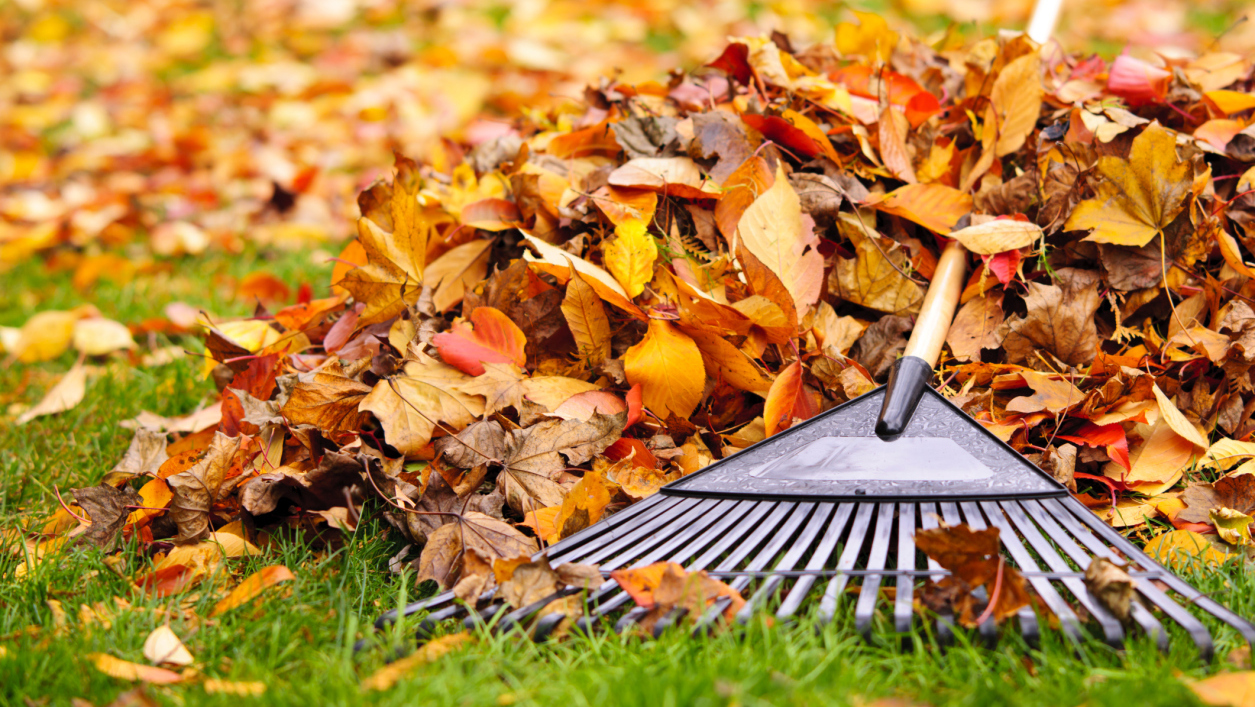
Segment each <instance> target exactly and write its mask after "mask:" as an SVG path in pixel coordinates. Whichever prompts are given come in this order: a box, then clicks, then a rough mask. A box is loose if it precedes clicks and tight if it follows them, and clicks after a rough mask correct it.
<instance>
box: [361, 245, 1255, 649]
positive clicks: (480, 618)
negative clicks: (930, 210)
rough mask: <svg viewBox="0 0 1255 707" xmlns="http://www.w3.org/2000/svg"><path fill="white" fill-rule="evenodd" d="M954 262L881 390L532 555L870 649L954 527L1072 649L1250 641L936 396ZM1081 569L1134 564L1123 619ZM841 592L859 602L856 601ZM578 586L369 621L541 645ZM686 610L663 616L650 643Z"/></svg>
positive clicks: (616, 593)
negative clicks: (925, 535)
mask: <svg viewBox="0 0 1255 707" xmlns="http://www.w3.org/2000/svg"><path fill="white" fill-rule="evenodd" d="M965 259H966V253H965V251H964V250H963V249H962V247H961V246H959V245H958V243H957V242H953V243H951V244H949V245H948V246H947V247H946V248H945V250H944V251H943V253H942V256H941V258H940V260H939V262H938V266H937V270H936V273H935V275H934V277H933V281H932V284H931V286H930V288H929V291H928V293H927V295H926V297H925V300H924V303H923V305H922V308H921V311H920V316H919V318H918V320H917V322H916V325H915V329H914V331H913V332H912V334H911V338H910V342H909V343H908V346H907V348H906V351H905V352H904V356H903V357H902V358H901V359H900V360H899V361H898V362H897V363H896V365H895V367H894V369H893V371H892V373H891V375H890V378H889V382H888V384H887V385H885V386H882V387H880V388H878V389H876V390H875V391H873V392H871V393H868V394H866V395H864V396H862V397H860V398H857V399H855V400H853V401H851V402H848V403H845V404H843V405H840V406H838V407H836V408H833V409H832V410H829V411H828V412H826V413H824V414H821V415H819V416H817V417H814V418H812V419H810V420H808V421H806V422H803V423H800V424H798V425H795V426H794V427H791V428H789V429H788V430H786V431H784V432H782V433H779V434H777V435H774V436H772V437H770V438H768V439H766V440H764V441H762V442H759V443H758V444H755V445H754V446H752V447H750V448H748V449H745V450H743V451H741V452H739V453H737V454H734V455H732V456H730V457H727V458H725V459H723V460H720V461H718V462H716V463H714V464H712V465H710V466H709V467H707V468H706V469H704V470H702V471H699V472H697V473H694V474H692V475H690V476H687V477H685V478H683V479H680V480H678V481H676V482H673V483H671V484H669V485H667V486H665V487H663V488H662V489H661V490H660V491H659V492H658V493H657V494H655V495H654V496H652V497H650V498H648V499H646V500H644V501H642V502H640V503H638V504H636V505H634V506H631V507H629V508H627V509H625V510H624V511H622V512H620V513H618V514H615V515H613V516H610V517H609V518H606V519H603V520H602V521H600V522H598V523H595V524H593V525H592V526H590V527H588V528H586V529H585V530H583V531H580V532H578V533H576V534H574V535H572V536H570V537H568V538H566V539H564V540H562V541H560V542H558V543H556V544H554V545H552V546H550V547H549V548H548V549H547V550H545V551H544V552H543V553H541V554H543V555H547V556H548V558H549V561H550V563H551V564H553V565H555V566H556V565H559V564H562V563H567V562H578V563H587V564H597V565H599V567H600V568H601V570H602V571H603V572H609V571H611V570H615V569H620V568H630V567H640V566H644V565H648V564H652V563H655V562H660V561H669V562H674V563H678V564H680V565H683V566H684V568H685V569H686V570H689V571H696V570H705V571H706V572H707V573H708V574H709V575H710V576H713V577H717V578H720V579H723V580H724V581H725V582H726V583H728V584H729V585H730V586H732V587H733V588H735V589H737V590H738V591H739V592H740V593H741V594H742V595H743V596H744V597H745V605H744V607H743V608H742V609H740V610H739V612H738V613H737V614H736V619H737V621H739V622H746V621H748V620H750V618H751V617H752V616H753V615H754V614H755V613H757V612H760V611H774V614H775V616H776V617H777V618H778V619H782V620H787V619H791V618H793V617H796V616H798V615H799V612H801V611H802V610H803V609H804V608H805V609H806V610H807V611H808V612H812V613H813V615H814V616H815V617H816V618H817V620H818V621H820V622H827V621H830V620H832V619H833V618H834V617H835V616H836V615H837V612H838V611H840V610H842V606H843V604H844V603H847V602H848V601H853V602H854V607H853V608H854V625H855V627H856V629H857V630H858V631H859V632H860V633H862V634H863V635H864V636H866V637H870V635H871V631H872V626H873V619H874V617H875V616H876V614H877V610H878V607H879V605H880V604H881V602H885V603H886V608H887V609H889V610H890V611H891V613H892V625H893V628H894V630H895V631H896V632H898V633H903V634H905V633H906V632H908V631H910V630H911V628H912V622H913V620H914V616H915V612H914V611H913V597H914V596H915V594H916V592H918V591H919V589H920V585H921V584H922V583H923V582H924V581H925V580H926V579H929V578H931V579H934V580H937V579H940V578H941V577H944V576H945V575H946V571H945V570H944V569H942V568H941V567H940V566H939V565H937V564H936V563H935V562H933V561H932V560H930V559H928V558H927V557H925V556H924V555H923V554H922V553H921V552H919V551H918V550H917V548H916V546H915V542H914V535H915V532H916V531H917V530H920V529H930V528H936V527H939V525H941V524H943V523H944V524H945V525H955V524H959V523H966V524H967V525H968V526H969V527H970V528H972V529H974V530H983V529H986V528H989V527H994V528H997V529H998V530H999V542H1000V544H1001V549H1002V551H1003V556H1004V558H1005V560H1006V561H1007V562H1008V564H1010V565H1012V566H1015V567H1016V568H1018V569H1019V571H1020V572H1021V573H1022V574H1023V575H1024V577H1025V578H1026V580H1027V582H1028V583H1029V585H1030V586H1031V587H1032V588H1033V590H1034V591H1035V593H1036V595H1037V596H1038V597H1039V598H1040V600H1041V603H1042V604H1044V605H1045V607H1046V608H1048V609H1049V611H1050V613H1052V614H1053V615H1054V617H1056V618H1057V623H1058V626H1059V628H1060V629H1061V630H1062V631H1063V632H1064V633H1065V634H1066V635H1067V636H1068V637H1069V638H1071V639H1074V640H1075V641H1082V640H1087V639H1088V638H1090V637H1091V636H1092V635H1093V634H1094V631H1093V629H1095V628H1096V633H1097V635H1098V636H1100V637H1101V640H1103V641H1104V642H1105V643H1107V644H1108V645H1111V646H1113V647H1119V646H1121V645H1122V644H1123V642H1124V640H1125V638H1126V635H1127V634H1128V633H1131V632H1135V631H1136V632H1142V633H1145V634H1146V635H1148V636H1150V637H1152V639H1153V641H1154V642H1155V643H1156V644H1157V645H1158V647H1159V648H1160V649H1162V650H1167V649H1168V648H1169V631H1168V630H1167V629H1166V628H1165V624H1166V623H1175V624H1177V625H1179V626H1180V627H1181V628H1183V629H1184V631H1185V632H1186V633H1187V634H1188V635H1189V638H1190V639H1191V640H1192V641H1193V643H1194V645H1195V646H1196V647H1197V650H1198V652H1199V653H1200V654H1201V655H1202V656H1203V657H1204V658H1205V659H1210V658H1211V657H1212V655H1213V652H1214V646H1213V641H1212V636H1211V633H1210V631H1209V630H1208V628H1207V627H1206V626H1205V625H1204V623H1203V622H1202V621H1201V620H1200V618H1199V616H1197V615H1196V613H1195V611H1191V610H1190V607H1193V609H1194V610H1196V611H1197V610H1201V612H1204V613H1206V614H1210V615H1211V616H1213V617H1215V618H1216V619H1219V620H1220V621H1221V622H1224V623H1226V624H1228V625H1230V626H1232V627H1233V628H1234V629H1236V630H1237V631H1238V632H1239V633H1240V634H1241V635H1242V636H1243V637H1244V638H1245V640H1246V641H1248V642H1251V641H1253V640H1255V625H1252V624H1251V623H1250V622H1248V621H1246V620H1245V619H1243V618H1242V617H1240V616H1238V615H1237V614H1235V613H1233V612H1232V611H1230V610H1228V609H1226V608H1225V607H1223V606H1222V605H1221V604H1219V603H1218V602H1216V601H1214V600H1213V599H1211V598H1209V597H1207V596H1205V595H1204V594H1203V593H1202V592H1200V591H1198V590H1197V589H1195V588H1194V587H1193V586H1191V585H1190V584H1189V583H1188V582H1186V581H1184V580H1182V579H1181V578H1179V577H1177V576H1175V575H1173V574H1172V573H1171V572H1170V571H1169V570H1168V569H1166V568H1165V567H1163V566H1162V565H1160V564H1159V563H1157V562H1156V561H1155V560H1153V559H1151V558H1150V557H1149V556H1147V555H1146V554H1145V553H1143V552H1142V551H1141V550H1139V549H1138V548H1137V547H1136V546H1135V545H1134V544H1133V543H1131V542H1129V541H1128V540H1127V539H1125V538H1124V537H1123V536H1121V535H1120V534H1119V533H1117V532H1116V531H1115V530H1114V529H1112V528H1111V527H1109V526H1108V525H1107V524H1106V523H1105V522H1103V521H1102V520H1101V519H1099V518H1098V517H1097V516H1096V515H1095V514H1094V513H1093V512H1092V511H1090V510H1089V509H1088V508H1086V507H1085V506H1084V505H1083V504H1081V503H1080V502H1079V501H1078V500H1076V499H1075V498H1073V497H1072V496H1071V495H1070V494H1069V493H1068V491H1067V489H1066V488H1065V487H1064V486H1062V485H1061V484H1060V483H1059V482H1058V481H1056V480H1055V479H1054V478H1052V477H1051V476H1049V475H1048V474H1046V473H1045V472H1043V471H1041V470H1040V469H1038V468H1037V467H1036V466H1034V465H1033V464H1031V463H1029V462H1028V461H1027V460H1025V459H1024V458H1023V457H1022V456H1020V454H1019V453H1017V452H1016V451H1015V450H1014V449H1012V448H1011V447H1010V446H1008V445H1007V444H1005V443H1003V442H1002V441H1001V440H1000V439H998V438H997V437H996V436H994V435H993V434H991V433H990V432H989V431H987V430H985V429H984V427H982V426H981V425H980V424H979V423H978V422H976V421H975V420H973V419H972V418H971V417H969V416H968V415H966V414H965V413H963V412H962V411H961V410H960V409H959V408H957V407H956V406H954V405H953V404H951V403H950V402H949V401H947V400H946V399H945V398H943V397H942V396H941V395H940V394H938V393H937V392H935V391H934V390H933V389H932V387H931V386H930V385H929V381H930V380H931V378H932V375H933V366H934V364H935V363H936V361H937V359H938V357H939V355H940V352H941V347H942V342H943V341H944V339H945V335H946V331H947V330H948V328H949V325H950V321H951V319H952V317H953V314H954V308H955V306H956V304H957V300H958V297H959V293H960V290H961V287H962V283H963V280H964V270H965V266H966V263H965ZM877 408H879V411H878V414H877ZM539 556H540V555H537V557H539ZM1093 557H1103V558H1106V559H1108V560H1111V561H1113V562H1119V563H1125V562H1127V563H1128V572H1129V574H1130V575H1131V576H1132V577H1133V578H1134V580H1135V585H1136V592H1137V594H1138V595H1139V597H1140V599H1141V600H1140V601H1134V602H1133V603H1132V606H1131V611H1130V613H1129V616H1128V617H1127V620H1126V621H1121V620H1120V619H1118V618H1117V617H1116V616H1115V615H1114V614H1113V613H1112V612H1111V611H1110V610H1108V609H1107V608H1106V606H1104V604H1103V602H1102V601H1100V600H1099V599H1098V598H1097V597H1096V596H1094V595H1093V594H1092V593H1091V592H1090V591H1089V590H1088V589H1087V587H1086V584H1085V581H1084V577H1085V570H1086V569H1087V567H1088V566H1089V563H1090V561H1091V559H1092V558H1093ZM853 586H857V587H858V590H857V596H856V598H853V599H850V598H849V597H850V596H851V595H853V594H854V592H853V591H852V590H851V589H850V588H851V587H853ZM882 587H886V588H887V587H892V588H893V589H894V592H893V594H892V599H883V598H882V592H881V591H880V590H881V588H882ZM573 591H574V590H567V591H566V592H558V593H556V594H553V595H552V596H549V597H546V598H545V599H542V600H540V601H537V602H535V603H534V604H532V605H530V606H524V607H521V608H511V607H508V606H507V605H505V604H504V603H503V602H501V601H500V600H497V599H494V596H493V594H492V592H491V591H490V592H488V593H486V594H484V595H483V596H482V597H481V598H480V600H479V602H478V604H477V605H476V606H474V607H468V606H467V605H466V604H464V603H462V602H460V601H457V600H456V599H455V598H454V596H453V594H452V593H451V592H446V593H444V594H440V595H438V596H436V597H433V598H431V599H429V600H427V601H421V602H416V603H414V604H411V605H409V606H408V607H405V608H404V609H401V610H399V611H398V610H394V611H391V612H388V613H387V614H385V615H384V616H382V617H380V619H379V620H378V621H377V622H376V627H377V628H383V627H385V626H387V625H389V624H391V623H393V622H394V621H396V620H397V619H398V618H399V616H410V615H414V614H416V613H419V612H428V613H427V616H426V617H425V619H424V621H423V622H422V623H421V625H420V628H419V636H420V639H421V638H422V637H424V636H426V635H430V631H431V630H432V629H433V628H434V627H435V626H436V625H438V624H439V623H440V622H442V621H446V620H450V619H454V618H458V617H461V616H465V615H468V614H469V616H467V618H466V621H467V623H468V625H473V624H475V623H478V622H485V623H489V624H491V625H492V626H494V627H495V628H496V629H498V630H507V629H509V628H511V627H515V626H521V625H523V624H527V625H529V626H530V631H531V635H532V637H533V638H534V639H535V640H543V639H544V638H545V637H547V636H548V635H550V634H551V632H552V631H553V629H554V628H556V627H557V626H558V625H559V624H560V623H561V622H562V621H563V620H564V619H565V617H566V613H564V612H563V611H558V610H556V608H551V605H552V606H553V607H556V606H557V605H554V604H553V602H555V601H557V600H559V599H562V598H563V597H564V596H565V595H566V594H569V593H572V592H573ZM982 591H983V590H978V592H982ZM977 598H978V599H979V600H983V601H988V598H987V597H985V596H983V595H977ZM816 600H817V602H818V605H817V606H812V605H813V603H814V602H815V601H816ZM723 601H724V600H720V601H716V602H715V603H714V604H713V605H712V606H710V607H709V609H708V610H707V611H705V612H704V613H703V614H702V615H701V616H698V617H693V618H694V623H695V630H696V631H700V630H703V629H704V628H708V627H710V626H711V624H712V623H713V622H715V621H717V620H719V619H720V617H721V616H722V614H723V611H724V609H725V608H726V606H727V604H726V603H722V602H723ZM584 605H585V615H584V616H583V617H582V618H580V619H578V620H577V621H576V622H575V625H576V628H578V629H580V630H584V631H591V630H594V629H596V628H597V627H598V626H599V625H611V623H612V622H611V621H610V619H612V618H614V617H617V620H616V621H614V622H613V623H612V625H613V629H614V630H616V631H624V630H626V629H628V628H630V627H631V626H632V625H633V624H635V623H636V622H639V621H640V620H641V619H642V618H644V616H645V614H646V613H647V612H646V610H645V609H643V608H639V607H633V604H632V602H631V599H630V597H629V596H628V594H627V593H626V592H625V591H623V590H622V589H621V588H620V587H619V586H618V584H617V583H616V582H615V581H613V580H607V581H605V582H604V583H603V584H601V586H599V587H596V588H594V589H592V590H591V591H589V592H588V594H587V596H586V598H585V604H584ZM890 605H891V606H890ZM1077 607H1079V610H1078V608H1077ZM682 614H683V612H682V610H677V611H676V612H673V614H672V615H668V616H666V617H664V618H663V619H662V620H661V621H659V622H657V623H656V624H655V632H656V633H658V632H661V631H663V630H666V628H667V627H668V626H671V625H674V624H675V623H676V622H677V621H678V620H679V619H680V618H681V617H682ZM1047 623H1048V622H1046V621H1042V620H1039V618H1038V615H1037V613H1036V612H1035V611H1034V610H1033V609H1031V608H1028V607H1026V608H1024V609H1021V610H1020V611H1019V612H1018V614H1017V615H1016V616H1015V617H1014V618H1013V619H1012V620H1009V621H1008V622H1007V625H1011V624H1015V625H1018V628H1019V630H1020V632H1021V633H1022V634H1023V635H1024V637H1025V639H1026V640H1027V641H1028V643H1029V644H1030V645H1035V644H1037V643H1038V642H1039V638H1040V632H1041V630H1042V626H1043V625H1044V624H1047ZM954 630H955V627H954V624H953V620H952V617H948V616H944V615H942V616H938V617H937V620H936V632H937V633H936V635H937V636H938V637H939V638H940V639H941V640H942V641H943V642H946V641H948V640H949V639H951V638H953V632H954ZM976 630H977V633H978V634H979V635H980V636H981V637H982V638H983V639H985V640H987V641H992V640H994V639H996V638H997V635H998V630H999V629H998V627H997V626H996V625H995V623H994V621H993V620H992V619H986V620H984V621H983V622H982V623H980V625H979V627H978V628H977V629H976Z"/></svg>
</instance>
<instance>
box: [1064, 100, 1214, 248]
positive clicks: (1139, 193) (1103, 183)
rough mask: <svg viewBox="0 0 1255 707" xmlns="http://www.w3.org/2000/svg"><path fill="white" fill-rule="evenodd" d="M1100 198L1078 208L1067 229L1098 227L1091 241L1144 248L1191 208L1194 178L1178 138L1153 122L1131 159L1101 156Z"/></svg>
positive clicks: (1140, 137)
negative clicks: (1181, 156) (1187, 203)
mask: <svg viewBox="0 0 1255 707" xmlns="http://www.w3.org/2000/svg"><path fill="white" fill-rule="evenodd" d="M1096 172H1097V173H1098V174H1099V175H1100V176H1101V177H1102V179H1101V180H1099V181H1098V182H1097V183H1096V184H1094V193H1095V198H1093V199H1088V200H1086V201H1082V202H1081V203H1080V204H1077V206H1076V209H1075V210H1073V211H1072V215H1071V216H1070V217H1068V222H1067V224H1065V225H1064V228H1065V229H1067V230H1070V231H1080V230H1084V229H1093V232H1091V233H1090V234H1089V235H1088V236H1086V238H1085V240H1087V241H1093V242H1095V243H1112V244H1115V245H1127V246H1134V247H1137V248H1140V247H1142V246H1144V245H1146V244H1147V243H1150V241H1151V239H1153V238H1154V237H1155V236H1156V235H1157V234H1158V233H1159V232H1160V231H1161V230H1163V228H1165V227H1166V226H1167V225H1168V224H1169V223H1172V220H1173V219H1174V218H1176V216H1177V214H1179V213H1181V210H1182V209H1183V208H1185V199H1186V197H1187V196H1188V195H1189V193H1190V189H1191V186H1192V184H1193V180H1192V179H1191V178H1190V166H1189V165H1188V164H1187V163H1185V162H1182V161H1180V160H1179V159H1177V141H1176V138H1175V137H1174V134H1173V133H1172V132H1170V131H1168V130H1165V129H1164V128H1162V127H1160V126H1159V125H1158V124H1152V125H1151V126H1150V127H1148V128H1146V130H1145V131H1144V132H1142V134H1141V135H1138V136H1137V138H1135V139H1134V140H1133V149H1132V151H1131V152H1130V153H1129V159H1127V160H1122V159H1120V158H1119V157H1110V156H1106V157H1100V158H1099V159H1098V165H1097V167H1096Z"/></svg>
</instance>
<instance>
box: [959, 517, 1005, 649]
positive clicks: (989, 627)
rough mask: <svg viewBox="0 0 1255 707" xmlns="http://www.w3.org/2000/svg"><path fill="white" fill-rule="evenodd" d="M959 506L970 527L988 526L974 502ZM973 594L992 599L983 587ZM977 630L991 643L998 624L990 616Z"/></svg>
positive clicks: (995, 634) (980, 597)
mask: <svg viewBox="0 0 1255 707" xmlns="http://www.w3.org/2000/svg"><path fill="white" fill-rule="evenodd" d="M959 507H960V508H962V509H963V515H964V517H965V518H966V519H967V524H968V526H970V527H971V528H972V530H984V529H985V528H987V527H988V526H987V525H985V519H984V517H983V516H982V515H981V512H980V509H979V508H978V507H977V506H976V505H975V504H973V503H960V504H959ZM973 594H974V595H975V596H976V597H977V598H979V599H981V600H983V601H986V602H989V601H993V597H991V596H989V593H988V592H986V591H985V589H984V588H983V587H982V588H980V589H977V590H976V591H975V592H973ZM978 630H979V631H980V637H981V639H982V640H984V641H985V642H986V643H988V644H990V645H993V643H994V642H995V641H997V640H998V624H997V623H996V622H995V621H994V619H993V617H992V616H991V617H989V618H987V619H985V620H984V621H982V622H981V624H980V626H979V627H978Z"/></svg>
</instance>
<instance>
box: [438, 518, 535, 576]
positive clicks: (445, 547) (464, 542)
mask: <svg viewBox="0 0 1255 707" xmlns="http://www.w3.org/2000/svg"><path fill="white" fill-rule="evenodd" d="M539 549H540V548H538V547H537V546H536V541H535V540H533V539H532V538H529V537H527V536H526V535H524V534H522V533H520V532H519V531H518V530H516V529H515V528H514V526H512V525H510V524H509V523H506V522H505V521H501V520H497V519H496V518H492V517H490V516H486V515H484V514H483V513H479V512H476V511H471V512H469V513H466V514H463V515H458V516H457V518H456V519H455V520H454V521H453V522H450V523H446V524H444V525H442V526H440V527H439V528H437V529H436V531H435V532H434V533H432V534H431V535H429V536H428V537H427V544H426V545H425V546H424V547H423V554H422V555H421V556H420V557H419V567H420V569H419V572H418V577H417V581H419V582H424V581H426V580H429V579H431V580H435V582H436V584H437V585H439V586H440V588H441V589H448V588H450V587H452V586H453V585H454V584H457V581H458V579H459V578H460V577H461V575H462V567H463V561H464V557H465V555H466V554H467V553H468V552H469V551H471V550H474V551H475V552H476V553H478V554H479V555H480V556H481V557H483V558H486V559H488V560H495V559H499V558H509V557H518V556H519V555H529V556H530V555H532V554H534V553H535V552H536V551H537V550H539Z"/></svg>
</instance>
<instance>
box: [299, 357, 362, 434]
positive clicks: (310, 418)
mask: <svg viewBox="0 0 1255 707" xmlns="http://www.w3.org/2000/svg"><path fill="white" fill-rule="evenodd" d="M352 373H354V371H353V370H352V369H350V370H346V369H344V367H343V366H342V365H341V363H340V362H339V361H336V360H332V361H330V362H328V363H327V365H325V366H323V367H322V368H320V369H319V370H316V371H312V372H310V373H304V374H301V375H300V376H298V377H297V383H296V386H295V387H293V389H292V394H291V396H290V397H289V398H288V401H287V403H285V404H284V406H283V409H282V412H283V416H284V417H285V418H287V420H288V422H290V423H292V424H293V425H314V426H315V427H317V428H318V429H320V430H324V431H326V432H349V431H353V430H357V429H359V428H360V427H361V422H362V418H361V415H360V414H359V413H358V405H359V404H360V403H361V401H362V399H363V398H365V397H366V395H367V394H369V393H370V391H371V388H370V386H368V385H366V384H365V383H361V382H359V381H357V380H355V379H354V378H353V376H352Z"/></svg>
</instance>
